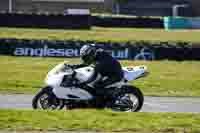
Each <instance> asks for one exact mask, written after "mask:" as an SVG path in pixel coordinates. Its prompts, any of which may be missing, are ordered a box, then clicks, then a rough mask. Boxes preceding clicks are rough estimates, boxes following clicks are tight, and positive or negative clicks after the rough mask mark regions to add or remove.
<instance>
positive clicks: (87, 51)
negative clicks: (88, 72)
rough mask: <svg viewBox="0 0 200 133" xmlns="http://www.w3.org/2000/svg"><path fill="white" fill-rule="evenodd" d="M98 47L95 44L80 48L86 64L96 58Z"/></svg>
mask: <svg viewBox="0 0 200 133" xmlns="http://www.w3.org/2000/svg"><path fill="white" fill-rule="evenodd" d="M95 53H96V48H95V44H89V45H84V46H83V47H82V48H81V49H80V57H81V59H82V61H83V62H84V64H88V65H89V64H91V63H93V62H94V60H95Z"/></svg>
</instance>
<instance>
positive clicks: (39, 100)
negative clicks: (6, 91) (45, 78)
mask: <svg viewBox="0 0 200 133" xmlns="http://www.w3.org/2000/svg"><path fill="white" fill-rule="evenodd" d="M52 90H53V89H52V88H51V87H49V86H47V87H44V88H42V89H41V90H40V91H39V92H38V93H37V94H36V95H35V96H34V97H33V100H32V107H33V109H42V110H60V109H62V108H63V107H64V102H63V100H61V99H58V98H56V96H55V95H54V94H53V92H52Z"/></svg>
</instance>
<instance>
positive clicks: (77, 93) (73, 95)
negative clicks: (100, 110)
mask: <svg viewBox="0 0 200 133" xmlns="http://www.w3.org/2000/svg"><path fill="white" fill-rule="evenodd" d="M53 92H54V94H55V95H56V97H58V98H60V99H76V100H90V99H92V98H93V96H92V95H91V94H90V93H89V92H87V91H86V90H83V89H81V88H76V87H67V88H66V87H54V88H53Z"/></svg>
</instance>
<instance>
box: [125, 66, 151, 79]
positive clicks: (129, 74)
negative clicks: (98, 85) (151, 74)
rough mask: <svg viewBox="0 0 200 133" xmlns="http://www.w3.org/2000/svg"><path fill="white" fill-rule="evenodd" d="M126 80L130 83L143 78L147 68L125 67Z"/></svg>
mask: <svg viewBox="0 0 200 133" xmlns="http://www.w3.org/2000/svg"><path fill="white" fill-rule="evenodd" d="M122 69H123V72H124V78H125V79H126V80H128V81H131V80H135V79H138V78H140V77H143V76H144V75H145V74H146V73H147V67H146V66H129V67H123V68H122Z"/></svg>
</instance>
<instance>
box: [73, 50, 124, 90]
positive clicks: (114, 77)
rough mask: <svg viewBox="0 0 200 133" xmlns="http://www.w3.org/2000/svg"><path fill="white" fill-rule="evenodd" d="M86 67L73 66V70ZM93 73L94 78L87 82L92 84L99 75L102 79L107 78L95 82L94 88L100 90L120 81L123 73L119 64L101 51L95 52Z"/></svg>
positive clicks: (81, 65)
mask: <svg viewBox="0 0 200 133" xmlns="http://www.w3.org/2000/svg"><path fill="white" fill-rule="evenodd" d="M84 66H87V65H84V63H83V64H80V65H74V66H73V68H80V67H84ZM94 68H95V73H96V74H94V76H93V77H92V78H91V79H90V81H88V82H93V81H95V80H96V78H97V75H98V74H100V75H101V76H102V79H103V78H104V77H107V78H106V79H105V80H102V79H101V80H98V81H95V83H94V87H95V88H97V89H98V88H101V89H103V87H105V86H107V85H110V84H112V83H114V82H117V81H120V80H121V79H122V78H123V71H122V67H121V65H120V63H119V62H118V61H117V60H116V59H114V58H113V57H112V56H111V55H110V54H109V53H107V52H105V51H103V50H102V49H100V50H97V51H96V54H95V62H94Z"/></svg>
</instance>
